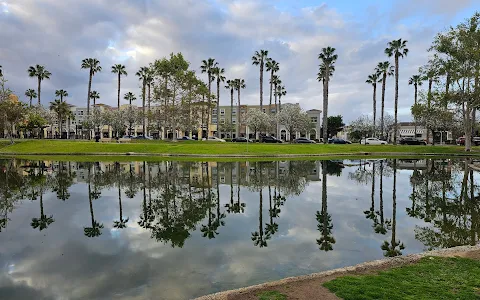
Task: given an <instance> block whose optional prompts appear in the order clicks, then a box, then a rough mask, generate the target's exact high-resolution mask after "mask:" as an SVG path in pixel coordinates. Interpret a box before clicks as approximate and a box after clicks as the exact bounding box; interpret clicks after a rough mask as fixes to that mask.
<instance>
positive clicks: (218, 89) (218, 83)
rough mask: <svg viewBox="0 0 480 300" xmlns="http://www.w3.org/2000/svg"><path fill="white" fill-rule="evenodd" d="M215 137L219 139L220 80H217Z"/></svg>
mask: <svg viewBox="0 0 480 300" xmlns="http://www.w3.org/2000/svg"><path fill="white" fill-rule="evenodd" d="M218 77H220V74H219V76H218ZM217 137H218V138H219V137H220V79H219V78H217Z"/></svg>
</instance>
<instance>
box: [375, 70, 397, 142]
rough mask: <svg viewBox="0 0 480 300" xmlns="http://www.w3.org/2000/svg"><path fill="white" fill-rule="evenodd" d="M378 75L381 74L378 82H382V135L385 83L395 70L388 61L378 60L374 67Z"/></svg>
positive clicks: (381, 130)
mask: <svg viewBox="0 0 480 300" xmlns="http://www.w3.org/2000/svg"><path fill="white" fill-rule="evenodd" d="M375 70H376V71H377V73H378V75H379V76H380V75H381V76H382V78H381V79H380V80H379V82H381V83H382V105H381V106H382V108H381V116H380V133H381V134H382V136H383V135H384V133H385V131H384V116H385V88H386V84H387V76H392V75H393V74H394V72H395V70H394V68H393V66H391V65H390V62H388V61H384V62H379V63H378V65H377V68H376V69H375Z"/></svg>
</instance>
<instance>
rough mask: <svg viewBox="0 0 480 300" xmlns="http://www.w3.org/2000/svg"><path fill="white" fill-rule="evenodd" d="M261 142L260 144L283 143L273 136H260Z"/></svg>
mask: <svg viewBox="0 0 480 300" xmlns="http://www.w3.org/2000/svg"><path fill="white" fill-rule="evenodd" d="M261 142H262V143H283V142H282V141H281V140H279V139H277V138H276V137H273V136H262V137H261Z"/></svg>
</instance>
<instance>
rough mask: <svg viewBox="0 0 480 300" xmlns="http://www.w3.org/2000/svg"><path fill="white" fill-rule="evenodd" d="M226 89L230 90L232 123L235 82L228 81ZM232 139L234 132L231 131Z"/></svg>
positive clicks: (231, 117)
mask: <svg viewBox="0 0 480 300" xmlns="http://www.w3.org/2000/svg"><path fill="white" fill-rule="evenodd" d="M225 88H226V89H229V90H230V122H232V120H233V91H234V90H235V80H230V79H229V80H227V85H226V86H225ZM231 137H232V132H231V131H230V138H231Z"/></svg>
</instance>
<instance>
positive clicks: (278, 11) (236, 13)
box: [0, 0, 480, 123]
mask: <svg viewBox="0 0 480 300" xmlns="http://www.w3.org/2000/svg"><path fill="white" fill-rule="evenodd" d="M478 4H480V1H479V0H457V1H451V0H402V1H400V0H389V1H380V0H378V1H377V0H364V1H347V0H336V1H334V0H328V1H315V0H295V1H293V0H237V1H235V0H202V1H198V0H195V1H194V0H116V1H113V0H83V1H78V0H41V1H40V0H0V28H1V29H2V30H1V31H0V65H2V66H3V71H4V75H5V78H6V79H7V80H8V86H9V87H10V88H11V89H12V90H13V91H14V92H15V93H16V94H17V95H19V96H20V98H21V99H23V100H26V99H24V98H25V96H23V94H24V92H25V90H26V89H29V88H36V80H35V79H33V78H29V77H28V75H27V69H28V67H29V66H30V65H35V64H41V65H44V66H45V67H46V68H47V69H48V70H49V71H50V72H51V73H52V77H51V79H50V80H46V81H45V82H44V83H43V84H42V102H43V104H47V101H48V102H49V101H53V100H54V91H55V90H56V89H65V90H67V91H68V93H69V95H70V97H69V98H68V99H67V101H68V102H69V103H72V104H75V105H79V106H85V105H86V94H87V85H88V71H86V70H82V69H81V68H80V65H81V60H82V59H84V58H87V57H95V58H97V59H99V60H100V62H101V66H102V67H103V71H102V72H101V73H99V74H98V75H95V77H94V80H93V87H92V88H93V89H94V90H97V91H98V92H99V93H100V95H101V99H100V102H102V103H106V104H110V105H115V103H116V101H117V100H116V99H117V96H116V93H117V77H116V76H115V75H114V74H112V73H111V72H110V69H111V66H112V65H113V64H117V63H122V64H125V65H126V67H127V71H128V72H129V75H128V76H127V77H126V78H123V81H122V94H124V93H126V92H128V91H131V92H133V93H135V94H137V95H139V94H140V84H139V81H138V78H136V77H135V76H134V74H135V73H136V71H137V70H138V69H139V68H140V67H142V66H145V65H148V63H150V62H153V61H154V60H155V59H160V58H162V57H165V56H168V55H169V54H170V53H177V52H181V53H182V54H183V55H184V57H185V58H186V59H187V60H188V61H189V62H190V65H191V68H192V69H193V70H195V71H196V72H197V74H199V76H200V77H201V78H203V79H204V80H206V78H205V76H204V74H200V65H201V61H202V60H203V59H207V58H209V57H212V58H215V60H216V61H217V62H218V63H219V64H220V66H221V67H223V68H225V70H226V77H227V79H228V78H239V77H241V78H244V79H245V81H246V85H247V88H246V90H245V91H244V92H243V96H242V103H244V104H258V103H259V69H258V67H256V66H253V65H252V62H251V56H252V55H253V53H254V52H255V51H256V50H260V49H265V50H268V51H269V56H270V57H272V58H273V59H275V60H276V61H278V62H279V63H280V71H279V73H278V74H279V76H280V78H281V79H282V81H283V83H284V84H285V87H286V90H287V93H288V94H287V95H286V96H285V97H284V99H282V102H283V103H285V102H291V103H300V104H301V106H302V108H304V109H313V108H318V109H321V108H322V101H323V98H322V87H321V84H320V83H319V82H317V80H316V78H317V72H318V64H319V61H318V54H319V53H320V51H321V49H322V48H323V47H327V46H331V47H334V48H336V51H337V53H338V61H337V63H336V71H335V73H334V75H333V77H332V79H331V84H330V89H329V90H330V97H329V99H330V100H329V112H328V114H329V115H337V114H341V115H343V116H344V120H345V121H346V122H347V123H348V122H350V121H352V120H354V119H356V118H357V117H358V116H360V115H361V114H371V112H372V93H373V89H372V87H371V86H370V85H368V84H366V83H365V80H366V78H367V76H368V75H369V74H371V73H372V72H373V70H374V68H375V66H376V65H377V63H378V62H380V61H385V60H388V57H387V56H386V55H385V54H384V49H385V47H386V46H387V43H388V42H389V41H391V40H393V39H398V38H402V39H406V40H407V41H408V48H409V50H410V52H409V54H408V56H407V57H405V58H404V59H402V60H401V61H400V76H399V93H400V94H399V95H400V98H399V120H400V121H408V120H410V118H411V117H410V106H411V105H412V104H413V88H412V87H410V86H408V78H409V77H410V76H411V75H413V74H415V73H417V72H418V68H419V67H420V66H421V65H423V64H425V63H426V61H427V60H428V57H429V55H430V53H429V52H428V51H427V49H428V48H429V46H430V44H431V42H432V39H433V38H434V36H435V35H436V34H437V33H438V32H440V31H443V30H445V29H446V28H448V27H449V26H452V25H453V26H454V25H456V24H458V23H459V22H461V21H463V20H464V19H465V18H468V17H470V16H471V15H473V13H474V11H475V8H476V7H478ZM265 76H267V77H266V79H265V80H264V82H265V87H264V100H266V101H267V102H268V96H269V94H268V93H269V89H268V86H267V82H268V79H267V78H268V75H267V74H265ZM393 84H394V80H393V78H389V80H388V82H387V91H386V100H385V101H386V102H385V109H386V111H387V113H393V101H394V85H393ZM377 98H378V99H379V98H380V97H377ZM220 101H221V104H222V105H228V104H229V102H230V101H229V93H228V91H227V90H225V89H223V90H222V92H221V95H220ZM378 102H379V101H378ZM379 109H380V104H379V103H378V106H377V110H379Z"/></svg>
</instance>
